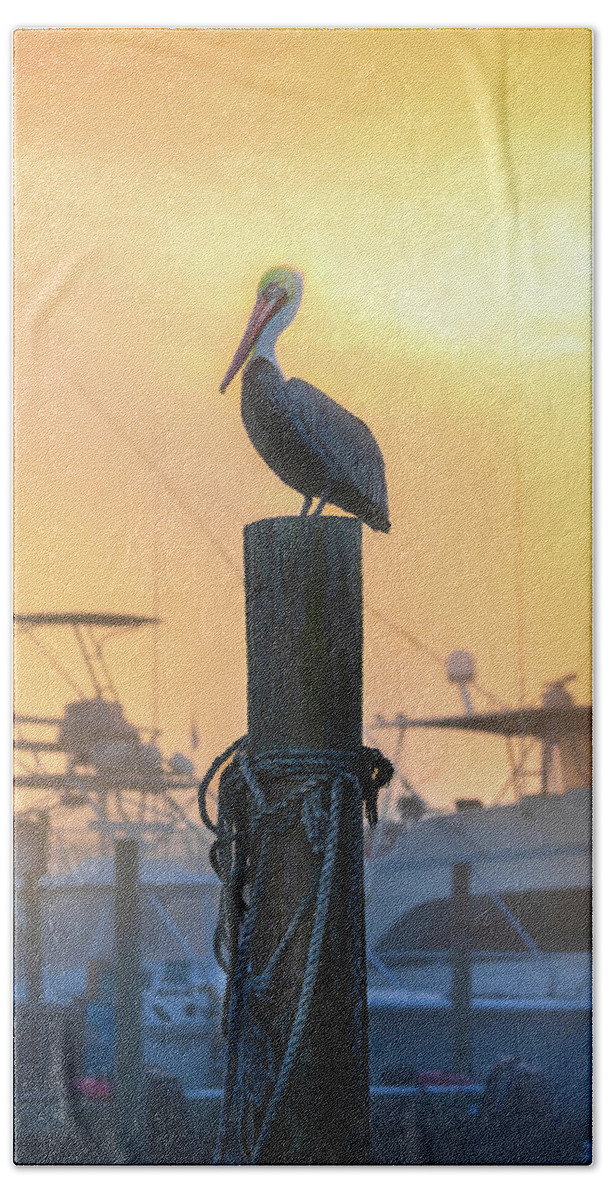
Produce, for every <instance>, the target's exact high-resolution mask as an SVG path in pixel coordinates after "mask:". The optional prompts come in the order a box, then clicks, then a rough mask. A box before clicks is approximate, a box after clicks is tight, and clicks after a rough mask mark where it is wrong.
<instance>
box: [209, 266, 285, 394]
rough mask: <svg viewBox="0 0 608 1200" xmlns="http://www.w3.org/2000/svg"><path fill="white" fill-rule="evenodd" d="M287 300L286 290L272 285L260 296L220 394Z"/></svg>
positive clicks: (223, 380) (222, 383) (224, 379)
mask: <svg viewBox="0 0 608 1200" xmlns="http://www.w3.org/2000/svg"><path fill="white" fill-rule="evenodd" d="M287 299H288V296H287V292H286V291H285V288H280V287H278V285H277V284H271V285H270V287H268V288H266V290H265V291H263V292H262V295H261V296H258V298H257V300H256V302H255V308H254V310H253V312H252V314H251V316H250V318H249V321H248V322H247V328H246V330H245V332H244V334H243V336H242V338H241V340H240V342H239V346H238V349H237V352H236V354H235V356H234V358H233V360H232V362H231V363H230V366H229V367H228V370H227V371H226V374H225V375H224V378H223V379H222V382H221V384H220V392H225V391H226V388H227V387H228V384H229V383H230V382H231V380H233V379H234V377H235V375H236V373H237V371H240V369H241V367H242V366H243V363H244V362H245V361H246V360H247V358H248V357H249V354H250V353H251V351H252V349H253V347H254V345H255V343H256V341H257V339H258V338H259V336H260V334H261V332H262V330H263V328H264V326H265V325H267V324H268V322H269V321H270V319H271V317H274V315H275V313H277V312H278V311H279V309H280V308H282V307H283V305H284V304H285V301H286V300H287Z"/></svg>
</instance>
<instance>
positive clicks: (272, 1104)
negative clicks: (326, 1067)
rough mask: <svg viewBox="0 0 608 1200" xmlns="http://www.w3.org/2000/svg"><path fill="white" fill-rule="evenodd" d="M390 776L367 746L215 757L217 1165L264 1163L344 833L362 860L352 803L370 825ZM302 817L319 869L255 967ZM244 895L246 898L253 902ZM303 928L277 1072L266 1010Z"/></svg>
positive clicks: (239, 746) (359, 977)
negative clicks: (219, 1043)
mask: <svg viewBox="0 0 608 1200" xmlns="http://www.w3.org/2000/svg"><path fill="white" fill-rule="evenodd" d="M228 760H230V761H228ZM224 764H226V765H224ZM221 767H223V768H224V769H223V771H222V774H221V777H220V783H219V788H218V801H217V820H216V822H215V823H214V822H213V821H212V820H211V818H210V816H209V813H208V812H207V807H206V797H207V792H208V789H209V785H210V783H211V781H212V779H213V777H214V776H215V774H216V773H217V771H219V769H220V768H221ZM392 774H393V768H392V765H391V763H390V762H388V760H387V759H386V758H384V755H383V754H381V753H380V751H379V750H374V749H369V748H367V747H362V748H361V749H360V750H358V751H356V752H342V751H338V750H313V749H300V748H297V749H287V750H283V751H272V752H266V753H264V754H255V755H254V754H252V753H251V749H250V747H249V746H248V742H247V739H246V738H239V739H238V741H236V742H233V743H232V745H231V746H229V747H228V749H227V750H225V751H224V753H223V754H221V755H219V757H218V758H216V759H215V761H214V762H213V763H212V765H211V767H210V769H209V771H208V772H207V774H206V775H205V777H204V779H203V780H202V782H201V784H200V787H199V792H198V800H199V810H200V814H201V819H202V821H203V822H204V824H205V825H206V826H207V828H208V829H210V830H212V832H213V833H214V834H215V835H216V840H215V842H214V844H213V846H212V848H211V851H210V855H209V857H210V861H211V865H212V866H213V869H214V870H215V872H216V873H217V875H218V876H219V879H220V882H221V885H222V887H221V892H220V906H219V916H218V924H217V928H216V932H215V938H214V949H215V953H216V958H217V961H218V963H219V965H220V966H221V967H222V969H223V970H224V971H225V972H226V975H227V983H226V995H225V1000H224V1032H226V1031H228V1032H229V1034H230V1038H229V1046H228V1066H227V1072H226V1083H225V1089H224V1101H223V1105H222V1114H221V1118H220V1131H219V1135H218V1150H217V1153H216V1162H220V1161H221V1162H227V1161H235V1162H240V1163H255V1162H259V1161H260V1157H261V1155H262V1152H263V1150H264V1149H265V1147H266V1144H267V1141H268V1137H269V1134H270V1131H271V1128H273V1127H274V1124H275V1121H276V1118H277V1114H278V1112H279V1109H280V1106H281V1104H282V1102H283V1100H284V1097H285V1094H286V1091H287V1086H288V1082H289V1079H290V1078H291V1074H292V1070H293V1067H294V1065H295V1063H296V1061H297V1059H298V1057H299V1054H300V1050H301V1046H302V1039H303V1036H304V1028H305V1025H306V1022H307V1019H308V1014H309V1011H310V1006H311V1003H312V997H313V993H314V989H315V986H316V980H317V974H318V968H319V963H320V959H321V951H322V946H323V939H324V936H325V929H326V925H327V919H328V911H329V902H330V896H331V893H332V888H333V887H334V880H335V874H336V864H337V863H338V843H339V838H340V837H342V836H345V837H346V838H347V840H348V839H351V840H353V839H354V840H353V845H352V846H351V849H350V850H349V851H348V852H347V853H349V854H350V855H351V858H350V860H349V861H352V863H353V864H354V863H356V862H359V864H361V862H362V847H361V838H362V831H361V821H360V819H359V818H357V816H356V813H355V812H354V811H353V809H352V807H350V806H351V805H352V804H353V803H359V804H360V803H361V802H363V804H364V806H365V812H366V815H367V818H368V820H369V822H370V824H375V823H376V821H377V797H378V792H379V790H380V788H381V787H384V786H385V785H386V784H387V783H388V782H389V780H390V779H391V776H392ZM277 779H278V780H280V781H281V786H279V787H277V786H276V783H274V782H273V781H275V780H277ZM347 803H348V805H349V808H348V809H347V807H346V805H347ZM347 812H350V817H349V818H348V819H347V817H346V815H345V814H346V813H347ZM298 815H299V817H300V821H301V823H302V825H303V826H304V829H305V831H306V837H307V839H308V842H309V844H310V847H311V849H312V851H313V853H314V855H315V857H316V859H317V861H318V868H317V870H315V871H313V872H312V878H311V881H310V886H309V888H308V890H307V892H306V894H305V895H304V896H303V897H302V899H301V900H300V903H299V905H298V907H297V909H296V911H295V913H294V914H293V916H292V918H291V920H290V922H289V924H288V926H287V928H286V929H285V930H284V931H283V932H281V931H277V944H276V946H275V949H274V950H273V951H272V953H271V954H270V956H269V958H268V960H267V962H266V964H265V965H264V966H263V969H262V970H259V968H258V965H257V964H256V969H255V970H254V961H253V956H252V947H253V938H254V932H255V929H256V928H257V927H258V923H259V920H260V916H261V905H262V897H263V892H264V883H265V879H266V876H267V871H268V864H269V862H270V859H271V854H272V850H273V847H274V845H275V844H276V838H277V836H278V835H280V834H282V833H285V832H286V831H287V830H288V829H290V828H291V827H292V826H293V825H294V823H295V822H296V821H297V819H298ZM341 831H345V832H344V834H342V833H341ZM352 874H353V879H352V880H351V883H350V894H349V902H348V903H349V915H348V918H347V920H348V923H349V928H350V926H351V925H352V930H353V938H354V940H353V945H352V955H351V957H352V962H351V964H350V971H351V976H352V978H351V986H352V988H353V993H356V994H357V996H358V997H359V1000H358V1002H357V1003H356V1004H355V1005H354V1006H353V1011H354V1014H355V1015H354V1016H353V1021H354V1026H353V1030H354V1032H353V1037H356V1038H359V1039H360V1037H361V1036H362V1033H361V1030H362V1028H363V1026H362V1020H363V1018H362V1015H361V1014H362V1005H363V1000H362V998H361V996H362V989H363V988H364V971H363V968H362V964H361V961H360V960H361V956H362V953H363V950H362V939H361V933H360V932H357V931H358V930H361V929H362V926H363V912H362V910H361V911H360V913H359V915H356V912H355V910H357V911H358V908H357V906H359V905H361V904H362V889H361V887H360V882H359V877H358V876H357V873H356V871H355V870H353V872H352ZM244 894H247V895H248V903H245V899H244ZM351 908H352V912H351ZM303 921H306V923H307V929H308V931H309V932H308V933H307V938H308V956H307V961H306V966H305V968H304V975H303V980H302V987H301V991H300V996H299V1000H298V1003H297V1009H296V1011H295V1016H294V1018H293V1023H292V1026H291V1030H290V1032H289V1033H288V1035H287V1037H286V1043H285V1046H284V1049H283V1050H282V1051H281V1055H282V1060H281V1059H280V1060H279V1065H278V1067H277V1068H276V1069H275V1056H274V1050H273V1042H272V1039H271V1037H270V1032H269V1028H268V1027H267V1011H266V1016H265V1011H264V1010H265V1008H266V1010H267V1008H268V1004H269V1002H270V1000H271V998H272V996H273V989H274V987H275V984H279V985H280V982H281V975H280V974H279V965H280V963H281V962H282V960H283V959H284V958H285V956H286V954H287V951H288V948H289V947H290V946H291V945H292V942H293V940H294V937H295V935H296V933H297V932H298V930H300V927H301V925H302V922H303ZM258 952H259V951H256V957H257V954H258ZM359 993H361V995H359ZM355 1026H356V1029H355ZM273 1037H276V1031H275V1033H274V1034H273ZM279 1040H280V1039H279ZM254 1110H255V1113H259V1111H260V1110H262V1111H261V1116H260V1117H258V1116H254ZM231 1156H236V1157H235V1158H233V1157H231Z"/></svg>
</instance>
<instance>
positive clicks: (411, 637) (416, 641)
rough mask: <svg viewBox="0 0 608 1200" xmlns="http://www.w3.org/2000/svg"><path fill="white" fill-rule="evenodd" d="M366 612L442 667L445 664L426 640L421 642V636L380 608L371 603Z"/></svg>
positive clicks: (441, 656)
mask: <svg viewBox="0 0 608 1200" xmlns="http://www.w3.org/2000/svg"><path fill="white" fill-rule="evenodd" d="M366 612H369V613H371V614H372V616H374V617H377V619H378V620H379V621H382V622H383V623H384V624H385V625H388V627H389V629H392V630H393V631H394V632H395V633H398V634H399V635H400V636H401V637H402V638H404V640H405V641H406V642H409V643H410V645H412V646H415V648H416V649H417V650H420V651H421V652H422V653H423V654H426V655H428V657H429V658H432V659H433V660H434V662H436V663H440V664H441V666H442V667H443V666H444V665H445V659H444V657H443V655H441V654H439V653H438V652H437V651H436V650H433V648H432V646H429V645H428V644H427V643H426V642H423V640H422V638H419V637H417V636H416V634H414V633H409V632H408V630H407V629H404V628H403V626H402V625H399V624H397V622H396V621H393V620H391V618H390V617H387V616H386V615H385V614H384V613H383V612H382V611H381V609H379V608H376V607H375V606H374V605H373V604H368V605H367V608H366Z"/></svg>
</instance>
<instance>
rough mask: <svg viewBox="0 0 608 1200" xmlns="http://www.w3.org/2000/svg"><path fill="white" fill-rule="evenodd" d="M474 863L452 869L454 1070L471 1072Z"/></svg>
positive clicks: (461, 863) (463, 1072) (464, 863)
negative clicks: (472, 886)
mask: <svg viewBox="0 0 608 1200" xmlns="http://www.w3.org/2000/svg"><path fill="white" fill-rule="evenodd" d="M470 879H471V864H470V863H467V862H457V863H454V864H453V868H452V938H451V943H452V1057H453V1064H454V1069H455V1070H456V1071H459V1072H460V1073H461V1074H463V1075H470V1074H471V951H470V936H469V925H470V915H469V902H470V892H469V884H470Z"/></svg>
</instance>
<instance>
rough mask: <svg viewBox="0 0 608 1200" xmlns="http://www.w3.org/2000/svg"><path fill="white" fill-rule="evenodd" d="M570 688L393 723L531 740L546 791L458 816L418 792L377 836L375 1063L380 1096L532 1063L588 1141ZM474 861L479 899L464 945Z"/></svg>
mask: <svg viewBox="0 0 608 1200" xmlns="http://www.w3.org/2000/svg"><path fill="white" fill-rule="evenodd" d="M566 682H567V681H564V680H560V681H556V682H555V683H554V684H552V685H551V686H550V687H549V688H548V689H547V691H546V693H545V695H544V697H543V703H542V704H541V705H539V706H536V707H533V708H525V709H523V708H521V709H506V710H502V711H497V712H485V713H474V712H472V711H471V712H467V713H466V714H464V715H456V716H450V717H439V718H425V719H423V720H417V721H411V722H408V721H407V719H406V718H405V717H398V718H397V721H396V723H397V727H399V726H401V727H405V728H407V727H408V725H412V726H415V727H417V728H420V727H426V728H434V729H437V728H439V729H444V730H446V735H447V734H448V733H449V731H454V730H458V731H461V732H462V731H465V732H469V733H476V734H478V735H483V736H498V737H503V738H509V739H510V738H513V737H519V738H522V739H523V738H526V739H531V740H532V741H534V742H536V744H537V745H538V747H539V748H540V765H539V771H538V777H539V783H540V786H539V789H538V791H536V792H529V791H527V792H521V793H520V794H519V795H517V798H516V799H515V800H514V801H513V802H512V803H508V804H498V805H487V806H486V805H484V804H483V803H482V801H481V800H479V799H477V798H469V797H467V798H461V799H457V800H456V802H455V806H454V810H453V811H452V812H448V813H446V812H442V813H439V812H437V811H434V812H433V811H429V810H428V808H425V806H424V805H420V804H419V805H418V806H416V805H412V804H411V797H410V803H406V805H405V811H406V812H407V813H408V814H409V815H408V819H406V820H402V821H400V822H397V821H394V820H393V821H392V822H391V821H388V822H387V823H386V824H387V826H388V833H387V829H386V828H385V829H384V830H383V829H382V827H381V828H380V833H379V835H378V834H377V835H376V838H375V841H376V846H377V847H378V848H377V849H376V850H375V851H374V849H373V847H372V849H371V851H369V852H368V857H367V861H366V868H365V871H366V914H367V917H366V919H367V943H368V964H367V965H368V1003H369V1012H370V1059H371V1069H372V1082H373V1083H375V1084H376V1085H380V1086H382V1085H383V1084H386V1083H387V1081H389V1080H391V1081H393V1082H394V1081H398V1080H399V1079H402V1080H405V1079H407V1080H409V1081H410V1082H411V1080H412V1078H415V1077H416V1076H417V1075H418V1074H419V1073H420V1072H422V1073H425V1072H427V1073H428V1072H429V1071H444V1072H445V1071H446V1070H450V1069H454V1068H456V1069H460V1070H462V1069H463V1068H464V1069H465V1071H466V1074H467V1075H468V1076H469V1077H470V1079H471V1081H476V1082H479V1081H483V1080H484V1079H485V1078H486V1077H487V1076H488V1074H489V1072H490V1071H491V1069H492V1068H493V1067H495V1065H496V1063H497V1062H499V1061H500V1060H501V1059H505V1060H506V1059H511V1060H519V1061H526V1062H527V1063H528V1064H531V1065H532V1066H533V1067H534V1069H536V1070H538V1071H540V1072H542V1073H543V1076H544V1078H545V1079H546V1080H547V1081H548V1084H549V1086H550V1088H551V1091H552V1095H553V1097H554V1104H555V1108H556V1111H557V1112H558V1113H559V1115H560V1119H561V1120H562V1121H563V1122H564V1123H565V1124H568V1125H570V1126H572V1125H573V1124H574V1125H576V1126H577V1128H579V1129H580V1130H585V1129H588V1127H589V1123H590V1103H591V1099H590V1097H591V787H590V766H591V764H590V722H591V711H590V708H589V707H588V706H585V705H575V704H574V702H573V700H572V697H571V695H570V693H569V691H568V689H567V687H566ZM392 723H394V722H391V724H392ZM379 724H380V725H382V724H384V725H386V724H387V722H382V721H380V722H379ZM407 800H408V796H407V795H406V801H407ZM463 866H464V868H465V870H466V875H467V889H466V890H467V893H468V894H467V895H466V896H465V898H464V909H463V908H462V906H461V907H460V909H459V915H458V921H459V924H460V933H459V935H458V936H457V937H455V932H454V916H455V906H456V904H457V902H458V901H457V897H456V895H455V891H454V881H455V872H456V871H457V870H459V869H460V870H462V867H463ZM461 905H462V897H461ZM463 914H464V917H463ZM463 972H464V975H463ZM463 979H464V984H463ZM463 989H464V990H463ZM463 1038H464V1045H465V1050H464V1061H463V1050H462V1045H463ZM582 1136H583V1135H582V1134H581V1137H582Z"/></svg>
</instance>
